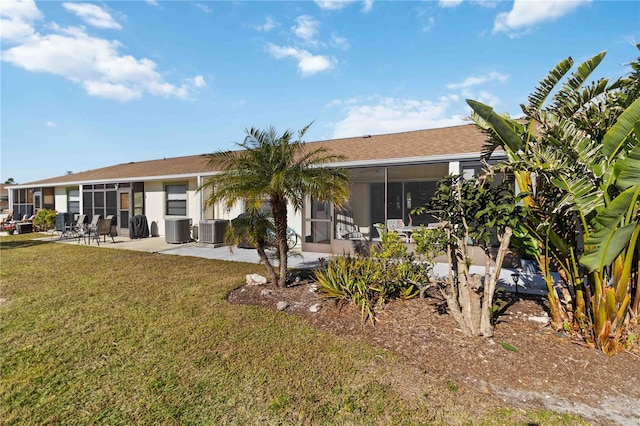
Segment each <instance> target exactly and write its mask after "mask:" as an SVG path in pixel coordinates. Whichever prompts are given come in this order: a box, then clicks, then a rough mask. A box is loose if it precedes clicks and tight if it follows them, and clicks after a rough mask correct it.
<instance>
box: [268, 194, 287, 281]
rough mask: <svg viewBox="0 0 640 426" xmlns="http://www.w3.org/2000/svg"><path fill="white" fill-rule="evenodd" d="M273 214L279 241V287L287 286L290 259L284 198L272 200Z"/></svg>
mask: <svg viewBox="0 0 640 426" xmlns="http://www.w3.org/2000/svg"><path fill="white" fill-rule="evenodd" d="M271 213H272V214H273V221H274V223H275V226H276V236H277V239H278V254H279V256H280V264H279V269H280V277H279V279H278V287H286V285H287V260H288V257H289V246H288V245H287V201H286V200H285V199H282V198H277V197H272V198H271Z"/></svg>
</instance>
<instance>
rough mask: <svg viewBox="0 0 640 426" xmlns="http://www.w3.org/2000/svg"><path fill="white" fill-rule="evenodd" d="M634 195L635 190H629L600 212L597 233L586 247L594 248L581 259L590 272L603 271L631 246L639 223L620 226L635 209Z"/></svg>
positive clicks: (587, 241)
mask: <svg viewBox="0 0 640 426" xmlns="http://www.w3.org/2000/svg"><path fill="white" fill-rule="evenodd" d="M634 193H635V188H633V187H632V188H629V189H627V190H626V191H624V192H623V193H621V194H620V195H618V196H617V197H616V198H615V199H614V200H613V201H612V202H611V204H610V205H609V206H607V208H605V209H602V210H601V211H600V212H598V214H597V216H596V218H595V221H596V231H595V232H594V233H592V234H591V236H590V237H589V238H588V239H587V240H586V241H585V245H589V246H593V247H594V248H593V249H591V250H589V251H586V252H585V253H584V254H583V255H582V257H581V258H580V263H581V264H582V265H583V266H585V267H586V268H587V269H588V270H589V272H593V271H599V270H602V268H604V267H605V266H607V265H609V264H611V262H613V260H614V259H615V258H616V257H618V255H619V254H620V253H621V252H622V250H624V248H625V247H626V246H627V244H629V241H630V239H631V235H632V234H633V231H634V229H635V228H636V226H640V225H639V224H638V222H637V221H634V222H631V223H629V224H628V225H625V226H620V224H621V223H622V220H623V219H624V217H625V215H626V214H627V211H628V210H629V209H630V208H634V207H635V206H632V205H631V204H632V203H633V200H634ZM634 204H635V203H634Z"/></svg>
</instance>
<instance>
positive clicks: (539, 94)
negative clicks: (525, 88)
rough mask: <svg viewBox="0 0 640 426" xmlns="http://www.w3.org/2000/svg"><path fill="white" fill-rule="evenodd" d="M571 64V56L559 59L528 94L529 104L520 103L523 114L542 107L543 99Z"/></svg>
mask: <svg viewBox="0 0 640 426" xmlns="http://www.w3.org/2000/svg"><path fill="white" fill-rule="evenodd" d="M572 66H573V59H572V58H571V56H569V57H568V58H566V59H564V60H563V61H560V62H559V63H558V64H557V65H556V66H555V67H554V68H553V69H552V70H551V71H549V74H548V75H547V77H545V78H544V80H542V81H541V82H540V84H539V86H538V87H537V88H536V89H535V91H534V92H533V93H532V94H530V95H529V98H528V101H529V105H528V106H526V107H525V106H524V105H521V107H522V110H523V112H524V113H525V114H530V113H531V112H533V111H537V110H539V109H540V108H542V105H543V104H544V102H545V100H546V99H547V97H548V96H549V94H550V93H551V91H553V89H554V88H555V87H556V85H557V84H558V82H559V81H560V80H561V79H562V77H564V75H565V74H566V73H567V72H569V70H570V69H571V67H572Z"/></svg>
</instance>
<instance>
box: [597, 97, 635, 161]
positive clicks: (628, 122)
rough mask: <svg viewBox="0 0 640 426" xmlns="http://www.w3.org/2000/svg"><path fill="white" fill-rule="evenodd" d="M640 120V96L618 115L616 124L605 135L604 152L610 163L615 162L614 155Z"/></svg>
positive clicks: (603, 141)
mask: <svg viewBox="0 0 640 426" xmlns="http://www.w3.org/2000/svg"><path fill="white" fill-rule="evenodd" d="M639 121H640V98H639V99H636V100H635V101H634V102H633V103H632V104H631V105H629V107H628V108H627V109H626V110H625V111H624V112H623V113H622V114H621V115H620V117H618V120H617V121H616V124H614V125H613V126H612V127H611V128H610V129H609V130H608V131H607V133H605V135H604V138H603V140H602V153H603V154H604V155H605V156H606V157H607V158H608V159H609V163H612V162H613V157H614V156H615V155H616V154H617V153H618V151H619V150H620V149H621V148H622V147H623V146H624V144H625V143H626V142H627V137H628V136H629V135H630V134H631V132H632V131H633V129H634V126H635V125H636V123H637V122H639ZM636 141H637V139H636Z"/></svg>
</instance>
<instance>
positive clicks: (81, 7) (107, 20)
mask: <svg viewBox="0 0 640 426" xmlns="http://www.w3.org/2000/svg"><path fill="white" fill-rule="evenodd" d="M62 6H63V7H64V8H65V9H67V10H68V11H70V12H73V13H75V14H76V15H77V16H78V17H79V18H80V19H82V20H83V21H84V22H86V23H87V24H89V25H93V26H94V27H97V28H105V29H116V30H121V29H122V27H121V26H120V24H119V23H117V22H116V21H115V20H114V19H113V17H112V16H111V15H110V14H109V13H108V12H106V11H105V10H104V9H102V8H100V7H98V6H96V5H95V4H89V3H62Z"/></svg>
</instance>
